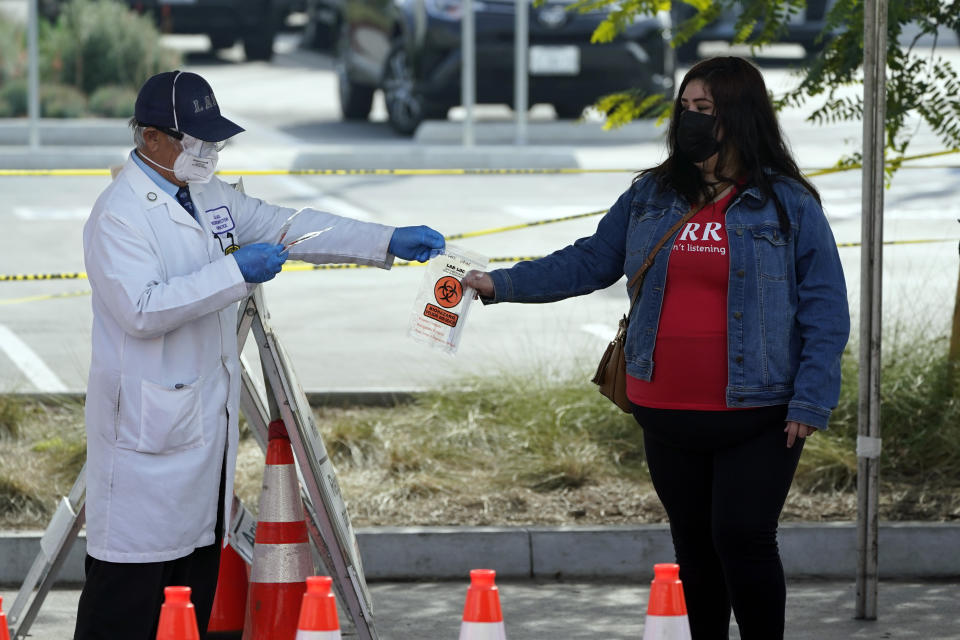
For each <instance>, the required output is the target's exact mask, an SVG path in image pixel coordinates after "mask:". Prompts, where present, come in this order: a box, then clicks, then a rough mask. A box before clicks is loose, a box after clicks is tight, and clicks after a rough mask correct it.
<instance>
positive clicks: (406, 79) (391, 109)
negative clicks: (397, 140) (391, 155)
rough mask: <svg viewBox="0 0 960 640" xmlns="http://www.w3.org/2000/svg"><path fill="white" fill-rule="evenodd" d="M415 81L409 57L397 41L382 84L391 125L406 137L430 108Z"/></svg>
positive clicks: (415, 128) (414, 129)
mask: <svg viewBox="0 0 960 640" xmlns="http://www.w3.org/2000/svg"><path fill="white" fill-rule="evenodd" d="M416 84H417V83H416V77H415V76H414V72H413V66H412V65H411V64H410V56H409V54H408V53H407V50H406V49H405V48H404V46H403V43H402V42H398V43H396V44H394V45H393V48H392V49H391V50H390V54H389V56H387V63H386V67H385V69H384V71H383V83H382V85H381V86H382V88H383V98H384V102H386V105H387V117H388V119H389V121H390V126H391V127H393V128H394V129H395V130H396V131H397V132H398V133H402V134H403V135H407V136H409V135H412V134H413V132H414V131H416V130H417V127H418V126H419V125H420V123H421V122H422V121H423V119H424V118H425V117H426V115H427V111H428V108H427V106H426V105H425V104H424V100H423V96H422V95H421V94H420V92H419V91H417V86H416Z"/></svg>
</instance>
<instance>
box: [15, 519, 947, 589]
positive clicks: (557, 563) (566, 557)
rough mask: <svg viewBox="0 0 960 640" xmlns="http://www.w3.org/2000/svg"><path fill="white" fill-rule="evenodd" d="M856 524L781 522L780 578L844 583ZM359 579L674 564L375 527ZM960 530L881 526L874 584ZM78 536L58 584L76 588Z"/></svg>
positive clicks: (594, 547) (601, 540)
mask: <svg viewBox="0 0 960 640" xmlns="http://www.w3.org/2000/svg"><path fill="white" fill-rule="evenodd" d="M856 531H857V529H856V524H855V523H850V522H838V523H829V524H821V523H816V524H812V523H786V524H784V525H782V526H781V527H780V549H781V555H782V556H783V565H784V571H785V573H786V574H787V577H788V578H791V579H793V578H822V579H848V578H852V577H853V576H854V575H855V574H856V564H857V560H856ZM40 536H41V533H40V532H36V531H34V532H22V533H7V534H3V535H0V558H2V559H3V562H0V584H3V585H14V586H17V585H19V584H20V583H21V582H22V581H23V579H24V577H25V576H26V574H27V571H28V570H29V568H30V565H31V563H32V562H33V559H34V558H35V557H36V554H37V553H38V551H39V548H40ZM357 541H358V544H359V547H360V553H361V557H362V558H363V564H364V570H365V573H366V576H367V579H368V580H370V581H377V580H428V579H429V580H438V579H440V580H442V579H461V578H463V576H464V575H467V574H468V572H469V571H470V569H475V568H478V567H484V568H492V569H495V570H496V571H497V575H498V576H501V577H504V578H507V577H509V578H540V579H555V578H559V577H564V578H612V579H634V580H648V579H650V577H651V575H652V567H653V565H654V564H655V563H657V562H665V561H672V560H673V557H674V556H673V547H672V543H671V540H670V531H669V529H668V527H667V526H666V525H638V526H584V527H378V528H361V529H358V530H357ZM958 543H960V525H956V524H952V523H936V522H935V523H924V522H905V523H886V524H881V525H880V577H881V578H883V579H888V578H907V579H920V578H922V579H928V578H938V579H942V578H952V577H956V576H960V554H957V553H956V549H957V546H958ZM85 549H86V540H85V538H84V537H83V536H81V537H80V539H79V540H78V541H77V544H75V545H74V546H73V548H72V549H71V552H70V555H69V556H68V558H67V561H66V563H65V564H64V567H63V569H62V570H61V572H60V576H59V578H58V581H57V584H58V585H60V586H66V585H73V584H77V583H80V582H82V581H83V558H84V552H85Z"/></svg>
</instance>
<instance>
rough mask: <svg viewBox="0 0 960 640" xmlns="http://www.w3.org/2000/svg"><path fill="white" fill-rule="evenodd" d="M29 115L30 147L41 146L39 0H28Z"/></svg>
mask: <svg viewBox="0 0 960 640" xmlns="http://www.w3.org/2000/svg"><path fill="white" fill-rule="evenodd" d="M27 14H28V15H27V58H28V65H29V67H28V70H27V116H28V118H29V120H30V148H31V149H36V148H38V147H39V146H40V131H39V129H38V126H39V118H40V65H39V63H38V61H37V57H38V53H37V21H38V19H39V17H38V13H37V0H27Z"/></svg>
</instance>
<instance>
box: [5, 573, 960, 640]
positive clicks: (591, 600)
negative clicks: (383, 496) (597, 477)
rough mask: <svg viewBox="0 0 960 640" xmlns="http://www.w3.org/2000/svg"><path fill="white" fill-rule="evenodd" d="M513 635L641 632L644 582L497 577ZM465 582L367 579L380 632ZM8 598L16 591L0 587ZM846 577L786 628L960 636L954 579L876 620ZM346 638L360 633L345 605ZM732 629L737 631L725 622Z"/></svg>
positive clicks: (797, 611)
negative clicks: (861, 607) (860, 605)
mask: <svg viewBox="0 0 960 640" xmlns="http://www.w3.org/2000/svg"><path fill="white" fill-rule="evenodd" d="M498 586H499V590H500V605H501V608H502V610H503V618H504V625H505V627H506V632H507V637H508V638H510V640H561V639H562V640H580V639H583V640H586V639H588V638H589V639H591V640H597V639H600V638H603V639H604V640H638V639H639V638H641V637H643V625H644V619H645V613H646V602H647V596H648V593H649V586H648V585H646V584H643V585H640V584H631V583H626V582H610V581H602V582H559V581H536V582H534V581H502V580H501V581H498ZM466 589H467V583H466V582H462V583H461V582H378V583H373V584H371V585H370V591H371V593H372V597H373V602H374V626H375V628H376V631H377V634H378V636H379V638H381V640H441V639H443V638H450V639H451V640H452V639H454V638H456V637H457V635H458V632H459V627H460V620H461V615H462V611H463V605H464V601H465V596H466ZM0 595H2V596H3V601H4V603H8V602H12V601H13V595H14V594H13V593H11V592H9V591H5V592H0ZM79 595H80V592H79V591H78V590H72V589H71V590H55V591H53V592H51V593H50V595H49V596H48V598H47V601H46V602H45V603H44V606H43V608H42V609H41V610H40V615H39V616H38V618H37V620H36V622H35V623H34V625H33V627H32V628H31V635H30V638H31V639H32V640H64V639H66V638H70V637H71V635H72V632H73V624H74V620H75V613H76V606H77V599H78V598H79ZM855 602H856V590H855V587H854V584H853V583H852V582H839V581H830V582H823V581H794V582H791V583H789V584H788V587H787V624H786V635H785V637H786V638H788V639H791V640H848V639H856V638H884V639H887V638H889V639H901V638H903V639H906V638H922V639H924V640H953V639H960V607H957V602H960V583H957V582H949V583H948V582H882V583H881V584H880V590H879V597H878V615H877V619H876V620H873V621H869V620H856V619H854V615H855ZM340 623H341V626H342V627H343V636H344V638H345V639H346V638H356V637H357V636H356V635H355V632H354V631H353V630H352V629H350V627H349V624H348V621H347V618H346V617H345V616H344V615H343V614H342V613H341V615H340ZM730 638H732V639H733V640H736V639H738V638H740V634H739V632H738V631H737V626H736V623H735V622H731V628H730Z"/></svg>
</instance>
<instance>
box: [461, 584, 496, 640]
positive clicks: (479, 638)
mask: <svg viewBox="0 0 960 640" xmlns="http://www.w3.org/2000/svg"><path fill="white" fill-rule="evenodd" d="M496 575H497V573H496V571H494V570H493V569H474V570H473V571H471V572H470V587H469V588H468V589H467V603H466V605H465V606H464V607H463V622H462V623H461V624H460V640H507V632H506V630H505V629H504V628H503V613H501V612H500V594H499V592H498V590H497V585H495V584H494V582H493V579H494V578H495V577H496Z"/></svg>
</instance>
